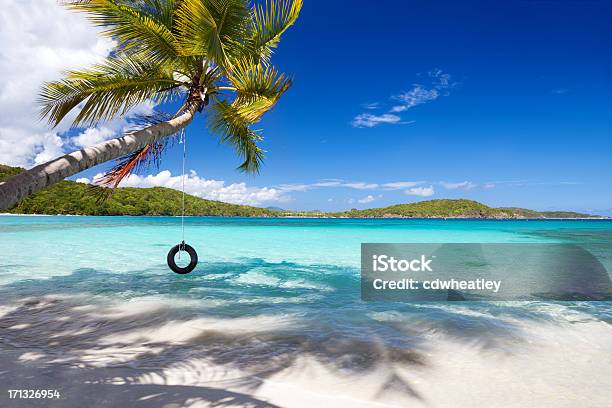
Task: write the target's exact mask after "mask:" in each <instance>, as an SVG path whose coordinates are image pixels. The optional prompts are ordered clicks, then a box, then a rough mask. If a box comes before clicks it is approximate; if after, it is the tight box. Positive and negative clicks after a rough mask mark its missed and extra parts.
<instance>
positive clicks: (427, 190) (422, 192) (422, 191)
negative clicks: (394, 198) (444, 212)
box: [404, 186, 435, 197]
mask: <svg viewBox="0 0 612 408" xmlns="http://www.w3.org/2000/svg"><path fill="white" fill-rule="evenodd" d="M404 193H406V194H408V195H416V196H421V197H429V196H432V195H434V193H435V191H434V188H433V186H429V187H414V188H411V189H408V190H406V191H405V192H404Z"/></svg>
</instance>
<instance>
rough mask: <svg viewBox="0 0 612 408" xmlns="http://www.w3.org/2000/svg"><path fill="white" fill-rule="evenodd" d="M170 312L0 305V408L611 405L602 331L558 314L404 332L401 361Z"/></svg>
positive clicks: (153, 305) (609, 351) (239, 321)
mask: <svg viewBox="0 0 612 408" xmlns="http://www.w3.org/2000/svg"><path fill="white" fill-rule="evenodd" d="M179 306H180V307H181V308H185V307H188V306H189V305H188V302H184V303H182V304H180V305H179ZM441 307H443V306H441ZM551 307H556V306H551ZM176 310H177V305H176V304H172V303H171V302H166V301H163V300H160V299H156V298H152V299H141V300H138V301H130V302H124V303H118V302H114V303H111V302H99V301H98V300H96V301H95V302H92V299H91V298H87V297H84V296H70V297H66V296H45V297H42V298H25V299H22V300H21V301H19V302H18V303H17V304H15V303H13V304H10V305H8V304H2V306H1V308H0V333H1V335H0V378H1V379H2V380H1V382H2V385H3V389H4V391H3V393H4V394H3V395H0V402H1V404H0V405H2V406H45V407H46V406H49V407H53V406H62V407H83V406H96V407H116V406H133V407H140V406H142V407H145V406H146V407H165V408H170V407H212V406H214V407H219V406H223V407H242V406H249V407H273V406H282V407H313V406H350V407H405V406H414V407H421V406H422V407H474V406H495V407H525V406H538V407H556V408H558V407H576V406H581V407H606V406H609V402H610V392H611V388H610V387H611V383H610V378H612V326H610V325H609V324H607V323H604V322H601V321H597V320H594V319H591V318H590V317H588V316H587V315H583V314H581V313H575V314H574V315H573V316H570V317H569V318H568V316H567V315H566V316H565V318H564V319H565V323H564V324H560V323H559V322H558V321H557V322H554V321H550V322H541V321H540V322H535V321H534V322H523V323H522V324H521V326H520V327H518V328H517V329H516V331H515V333H514V335H504V336H498V337H490V338H488V339H487V338H477V337H472V338H471V339H469V338H461V337H457V336H453V335H449V333H442V332H436V331H435V330H427V329H426V328H425V327H424V326H422V324H420V323H419V322H405V323H406V330H407V331H419V332H421V333H422V335H423V336H425V338H426V339H427V340H426V341H425V342H423V343H422V344H418V345H415V347H414V349H413V350H400V349H394V348H389V347H386V346H383V345H382V343H381V344H376V342H372V339H369V341H365V340H364V341H363V342H356V341H354V342H350V341H345V342H342V341H339V342H336V343H335V344H333V345H330V344H324V343H322V344H313V343H312V341H311V340H306V339H305V338H300V336H299V335H297V334H296V333H298V332H299V325H300V319H299V316H291V315H286V316H278V315H276V316H265V315H262V316H258V317H252V318H233V319H219V318H210V319H209V318H203V317H199V318H195V319H183V318H181V317H180V315H177V314H176V313H175V312H176ZM464 313H466V314H469V313H470V310H469V309H465V310H464ZM474 313H476V312H474ZM378 318H380V319H381V320H388V319H393V318H397V316H395V315H394V314H393V313H389V314H385V313H382V314H381V315H380V316H378ZM296 329H297V330H296ZM288 333H293V334H288ZM349 360H350V361H351V363H350V364H339V363H341V362H342V361H346V362H348V361H349ZM342 366H343V367H342ZM8 389H57V390H59V392H60V394H61V399H60V400H55V401H53V400H20V401H17V400H12V401H9V400H8V399H7V397H8V396H7V395H6V390H8ZM13 404H14V405H13ZM19 404H21V405H19Z"/></svg>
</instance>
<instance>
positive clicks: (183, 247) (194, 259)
mask: <svg viewBox="0 0 612 408" xmlns="http://www.w3.org/2000/svg"><path fill="white" fill-rule="evenodd" d="M179 143H181V144H182V145H183V175H182V177H181V180H182V191H183V198H182V206H183V212H182V214H181V231H182V237H183V239H182V241H181V243H180V244H178V245H175V246H173V247H172V249H170V252H168V256H167V258H166V261H167V262H168V267H169V268H170V269H171V270H172V271H173V272H175V273H178V274H180V275H185V274H188V273H189V272H191V271H193V270H194V269H195V267H196V265H197V264H198V253H197V252H196V251H195V249H193V247H192V246H191V245H187V244H186V243H185V161H186V157H187V148H186V146H187V139H186V137H185V130H184V129H183V130H181V139H180V142H179ZM181 252H187V254H188V255H189V258H190V262H189V265H187V266H185V267H180V266H178V265H177V264H176V260H175V259H174V257H175V256H176V254H178V256H179V259H181Z"/></svg>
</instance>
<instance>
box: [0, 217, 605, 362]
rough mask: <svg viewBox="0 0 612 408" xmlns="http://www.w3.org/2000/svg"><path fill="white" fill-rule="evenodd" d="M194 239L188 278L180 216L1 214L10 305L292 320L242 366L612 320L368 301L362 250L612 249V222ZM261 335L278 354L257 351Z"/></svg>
mask: <svg viewBox="0 0 612 408" xmlns="http://www.w3.org/2000/svg"><path fill="white" fill-rule="evenodd" d="M185 232H186V241H187V243H189V244H191V245H192V246H193V247H195V249H196V250H197V251H198V254H199V258H200V263H199V264H198V266H197V268H196V270H195V271H194V272H192V273H191V274H189V275H184V276H180V275H176V274H174V273H172V272H171V271H170V270H169V269H168V268H167V266H166V254H167V252H168V250H169V249H170V248H171V247H172V246H173V245H176V244H177V243H178V242H179V241H180V239H181V229H180V219H179V218H171V217H108V218H104V217H54V216H48V217H47V216H40V217H34V216H33V217H27V216H1V217H0V248H1V251H0V298H1V299H2V302H3V303H5V304H6V303H10V302H11V301H13V300H15V301H16V300H18V299H21V298H25V297H39V298H40V297H42V296H73V295H74V296H77V295H78V296H83V295H84V296H85V297H86V299H88V300H87V302H91V303H95V302H100V301H102V300H104V301H109V300H112V301H117V302H120V303H122V304H124V305H130V304H132V303H131V302H136V301H138V300H139V299H154V300H156V301H159V302H166V303H164V304H169V305H172V311H171V312H168V313H169V314H165V315H164V317H163V318H160V317H159V316H149V317H147V318H144V317H142V318H139V319H138V320H135V321H132V322H130V324H132V325H134V324H136V325H146V324H157V325H159V324H162V322H163V321H170V320H176V319H183V320H187V319H193V318H198V317H206V318H215V319H220V320H228V321H233V320H232V319H237V318H244V317H257V316H266V318H272V319H278V320H279V321H280V320H283V319H287V318H290V319H291V321H292V322H293V323H292V325H291V327H290V328H285V329H283V330H284V331H283V330H280V329H279V330H277V331H275V332H274V336H271V337H267V338H266V339H265V341H263V343H264V344H265V345H266V347H267V348H265V347H264V346H261V342H262V339H261V337H258V336H259V335H258V334H256V333H254V334H253V335H252V337H249V336H247V337H246V338H248V339H250V340H249V341H247V342H246V343H241V345H242V346H244V347H246V348H248V350H251V351H247V350H243V354H241V357H242V356H244V355H247V354H249V353H250V354H251V357H253V355H252V354H253V353H255V354H256V355H257V356H267V357H266V358H270V355H275V356H277V355H278V353H281V354H283V353H285V354H283V355H286V354H287V353H291V352H292V351H295V350H296V349H297V348H304V347H306V348H311V349H312V350H316V353H324V354H325V357H327V358H328V359H329V360H330V361H332V360H333V361H334V362H335V364H339V365H348V366H352V365H355V364H356V365H359V364H360V363H363V362H364V361H366V360H367V357H364V356H368V355H370V354H372V353H374V354H375V350H379V349H378V348H371V347H373V346H372V345H373V344H378V345H380V344H383V345H387V346H392V347H398V348H399V349H412V348H414V347H416V346H417V345H418V344H421V343H422V342H424V341H425V339H426V338H427V336H429V335H430V334H431V333H441V334H443V335H446V336H450V337H452V338H459V339H464V340H466V341H468V340H469V341H478V342H480V343H482V344H498V343H496V342H498V341H501V340H503V341H507V340H508V339H516V338H517V336H518V337H520V330H519V328H520V326H521V322H527V321H529V322H533V321H542V322H547V323H559V324H563V323H566V322H568V321H570V320H571V319H574V318H575V316H576V314H577V313H578V314H579V315H580V316H581V317H580V318H581V319H586V320H592V321H595V322H602V323H605V324H610V323H612V304H611V303H610V302H596V303H587V302H565V303H559V304H556V303H545V302H507V303H502V302H497V303H473V304H462V305H456V304H452V303H429V304H397V303H385V302H377V303H365V302H362V301H361V300H360V291H359V263H360V244H361V243H362V242H406V243H418V242H477V243H478V242H479V243H485V242H486V243H508V242H589V243H591V244H594V245H597V244H599V243H601V244H610V243H611V242H612V222H610V221H599V220H592V221H591V220H589V221H484V220H353V219H265V218H262V219H253V218H248V219H246V218H221V217H194V218H187V219H186V226H185ZM598 256H599V257H600V260H601V261H602V263H603V264H604V265H606V267H607V269H608V271H610V270H612V268H610V265H611V257H612V254H610V253H609V252H606V251H605V250H602V251H601V252H600V253H599V254H598ZM87 302H86V303H87ZM56 312H57V313H58V315H61V314H62V313H65V312H62V311H61V310H59V311H56ZM58 319H59V316H58ZM147 319H148V320H147ZM160 319H161V320H160ZM407 321H409V322H410V325H409V328H406V322H407ZM281 334H282V335H281ZM279 336H280V337H279ZM255 338H257V341H258V343H257V344H259V345H260V346H261V347H264V348H265V350H266V352H264V351H262V349H261V348H255V349H252V347H254V346H253V344H252V343H251V342H250V341H254V340H253V339H255ZM288 339H291V340H288ZM245 341H246V340H245ZM247 343H248V345H249V346H248V347H247V346H246V344H247ZM338 343H341V344H351V345H355V344H358V345H360V347H357V348H356V349H354V350H353V348H354V347H352V346H351V347H349V348H350V349H351V350H352V351H344V352H342V353H341V354H342V356H343V358H338V356H337V355H336V354H334V353H336V352H337V350H338V349H337V348H334V347H332V346H331V345H333V344H336V345H337V344H338ZM313 345H316V346H313ZM370 346H371V347H370ZM232 347H233V348H235V347H236V345H235V344H234V345H233V346H232ZM377 347H378V346H377ZM215 350H217V349H215ZM334 350H336V351H334ZM347 350H348V348H347ZM355 350H357V351H355ZM209 352H210V350H209ZM313 352H315V351H313ZM270 353H271V354H270ZM236 358H238V357H236Z"/></svg>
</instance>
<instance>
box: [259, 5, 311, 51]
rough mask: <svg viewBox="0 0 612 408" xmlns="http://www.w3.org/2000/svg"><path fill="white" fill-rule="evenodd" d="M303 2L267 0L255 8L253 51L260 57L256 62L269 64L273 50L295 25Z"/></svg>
mask: <svg viewBox="0 0 612 408" xmlns="http://www.w3.org/2000/svg"><path fill="white" fill-rule="evenodd" d="M301 9H302V0H266V2H265V6H264V5H255V6H254V7H253V18H252V23H251V27H250V30H251V32H252V38H251V47H250V48H251V50H252V51H253V52H254V53H255V54H256V55H257V57H259V58H258V59H257V60H256V61H259V60H260V59H261V61H263V62H264V63H269V61H270V57H271V55H272V50H273V49H274V48H276V47H277V46H278V43H279V41H280V39H281V35H282V34H283V33H284V32H285V31H286V30H287V29H288V28H289V27H291V26H292V25H293V23H295V21H296V20H297V18H298V16H299V14H300V10H301Z"/></svg>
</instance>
